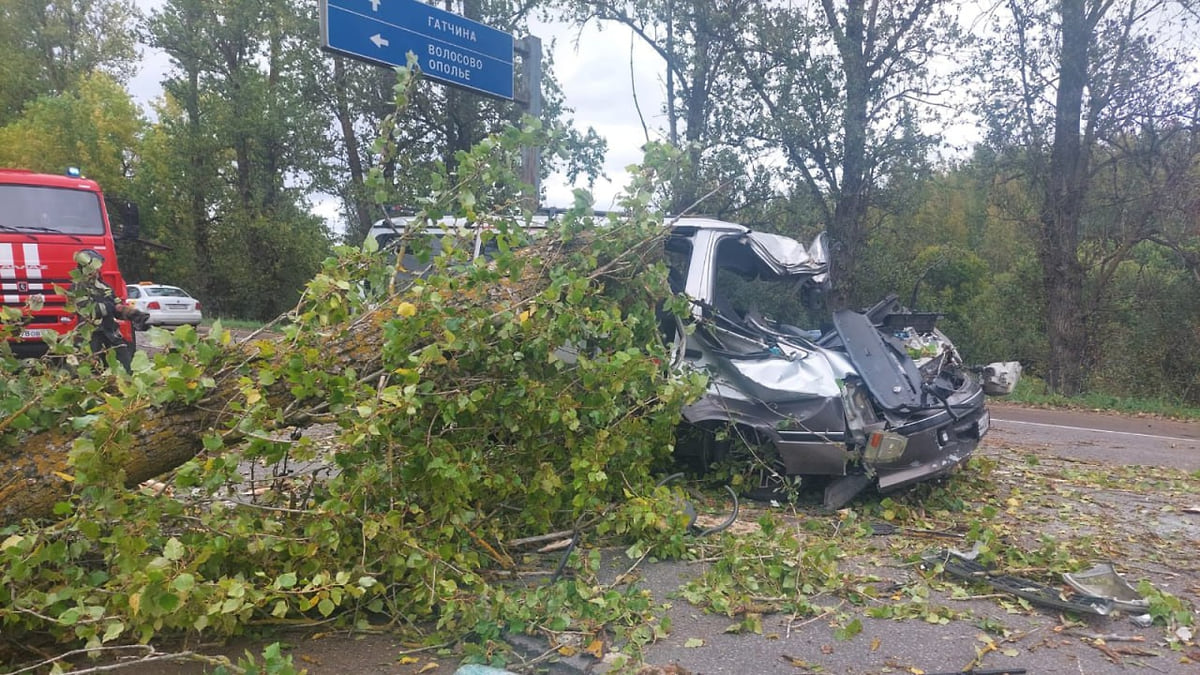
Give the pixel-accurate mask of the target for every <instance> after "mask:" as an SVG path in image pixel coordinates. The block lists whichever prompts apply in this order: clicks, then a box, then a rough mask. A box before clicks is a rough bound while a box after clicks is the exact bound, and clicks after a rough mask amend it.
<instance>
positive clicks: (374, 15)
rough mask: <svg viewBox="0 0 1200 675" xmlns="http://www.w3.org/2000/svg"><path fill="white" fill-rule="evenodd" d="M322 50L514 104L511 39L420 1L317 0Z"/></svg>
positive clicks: (477, 23)
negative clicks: (411, 69)
mask: <svg viewBox="0 0 1200 675" xmlns="http://www.w3.org/2000/svg"><path fill="white" fill-rule="evenodd" d="M318 7H319V8H320V12H321V46H322V47H324V48H325V49H328V50H330V51H335V52H339V53H342V54H346V55H348V56H353V57H354V58H358V59H362V60H364V61H370V62H372V63H378V64H380V65H384V66H393V67H394V66H404V65H407V64H408V57H407V54H408V52H413V53H414V54H416V56H417V66H418V67H419V68H420V69H421V72H422V73H424V74H425V76H426V77H429V78H432V79H435V80H438V81H441V82H445V83H447V84H452V85H455V86H459V87H465V88H467V89H473V90H475V91H478V92H481V93H484V94H488V95H490V96H498V97H500V98H504V99H508V100H512V97H513V36H512V35H510V34H508V33H505V32H504V31H502V30H497V29H495V28H492V27H490V26H485V25H484V24H482V23H479V22H478V21H472V20H471V19H468V18H466V17H462V16H459V15H457V14H454V13H451V12H447V11H445V10H443V9H439V8H437V7H434V6H432V5H427V4H425V3H423V2H420V0H320V2H319V4H318Z"/></svg>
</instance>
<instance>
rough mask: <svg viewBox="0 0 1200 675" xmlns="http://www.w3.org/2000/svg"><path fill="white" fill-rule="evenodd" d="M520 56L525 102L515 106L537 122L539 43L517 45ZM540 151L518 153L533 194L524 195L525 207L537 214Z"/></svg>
mask: <svg viewBox="0 0 1200 675" xmlns="http://www.w3.org/2000/svg"><path fill="white" fill-rule="evenodd" d="M517 51H518V52H519V53H520V54H521V57H522V63H523V66H524V68H523V70H522V74H523V75H524V77H522V78H521V95H522V98H523V99H524V100H519V99H518V103H520V104H521V105H522V107H524V108H525V113H526V114H528V115H529V116H531V117H533V118H535V119H540V118H541V116H542V40H541V38H539V37H535V36H533V35H529V36H526V37H524V38H522V39H521V40H520V43H519V44H518V45H517ZM541 154H542V152H541V149H540V148H538V147H537V146H525V147H524V148H522V149H521V181H522V182H524V183H525V184H526V185H530V186H532V192H531V193H530V194H529V195H526V200H525V201H526V206H527V207H528V208H529V210H530V211H537V210H538V203H539V197H540V195H541V183H542V180H541V176H542V174H541Z"/></svg>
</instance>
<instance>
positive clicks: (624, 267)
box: [0, 228, 666, 526]
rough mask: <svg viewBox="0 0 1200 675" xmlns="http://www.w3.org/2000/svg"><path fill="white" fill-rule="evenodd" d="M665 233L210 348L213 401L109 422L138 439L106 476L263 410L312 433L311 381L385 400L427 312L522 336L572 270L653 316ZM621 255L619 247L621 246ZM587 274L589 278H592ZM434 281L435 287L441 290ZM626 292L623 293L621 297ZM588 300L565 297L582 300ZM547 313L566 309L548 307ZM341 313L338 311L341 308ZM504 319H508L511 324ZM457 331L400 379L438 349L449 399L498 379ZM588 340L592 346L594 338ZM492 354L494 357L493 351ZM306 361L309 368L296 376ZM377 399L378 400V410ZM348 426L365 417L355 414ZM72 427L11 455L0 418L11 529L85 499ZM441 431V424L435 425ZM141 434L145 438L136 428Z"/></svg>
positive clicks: (591, 242)
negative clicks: (468, 360)
mask: <svg viewBox="0 0 1200 675" xmlns="http://www.w3.org/2000/svg"><path fill="white" fill-rule="evenodd" d="M662 232H664V231H662V230H660V231H659V234H657V235H652V236H648V237H647V236H645V235H644V234H643V235H622V233H621V231H620V229H619V228H610V229H605V230H603V231H602V232H601V233H600V234H595V233H594V232H593V234H590V235H588V236H587V237H582V238H580V239H578V240H572V241H571V242H570V243H566V242H564V241H563V240H554V239H551V238H548V239H546V240H542V241H540V242H538V244H536V245H532V246H529V247H527V248H524V249H521V250H520V254H519V257H521V258H523V259H524V261H525V264H524V265H523V266H522V267H521V268H520V269H521V272H520V273H519V274H516V275H514V276H503V277H498V276H497V275H495V274H491V273H490V272H486V271H485V272H482V273H481V275H480V276H479V277H478V278H477V279H476V282H475V285H469V286H468V285H464V283H463V282H462V281H461V280H462V279H464V278H466V277H465V276H459V275H455V274H451V275H448V276H446V277H443V278H442V279H441V281H440V282H439V283H441V284H442V285H441V286H439V287H437V289H436V290H434V291H428V290H427V291H426V292H425V293H424V294H420V293H416V294H411V295H410V294H408V293H406V292H405V291H404V290H403V289H402V290H401V291H399V292H396V293H395V294H393V295H392V296H391V297H390V298H387V299H386V300H382V301H380V302H378V303H377V304H375V305H373V306H371V307H370V308H368V309H365V310H364V311H361V312H360V313H357V314H356V313H354V312H349V313H347V314H346V315H345V316H344V317H343V319H342V320H341V322H338V321H336V320H332V319H330V318H329V316H328V315H325V316H318V317H315V318H314V317H309V320H308V322H307V323H306V322H305V321H304V320H301V321H299V322H298V325H299V326H300V328H301V330H299V331H298V332H297V333H296V337H295V338H291V339H290V341H289V339H285V338H277V339H275V340H273V341H264V340H250V341H247V342H243V343H231V344H227V345H225V346H221V343H220V341H219V340H210V341H209V342H208V343H207V344H209V345H211V346H212V348H217V349H219V350H220V353H219V355H218V356H217V357H216V358H214V359H211V360H210V361H209V362H208V364H207V365H205V366H197V367H196V369H194V371H192V372H191V374H190V375H189V376H188V377H189V378H190V382H189V384H191V382H198V381H199V380H200V379H201V376H204V375H211V377H210V378H206V379H211V382H209V384H208V385H206V390H205V392H204V394H203V395H202V398H200V399H199V400H195V401H194V402H191V403H181V402H178V401H175V402H169V403H167V404H165V405H157V404H154V403H152V401H154V400H155V399H154V397H152V396H149V395H144V394H143V395H142V396H141V397H140V398H136V399H135V400H132V401H127V402H125V403H124V405H122V406H117V407H114V408H113V409H112V410H110V411H109V413H108V417H107V418H105V421H106V422H108V423H110V424H111V425H112V426H113V427H114V428H116V429H121V430H124V431H125V432H126V433H128V434H129V435H130V437H131V438H130V439H129V442H128V443H125V444H124V445H123V446H122V448H121V449H120V451H119V452H120V453H121V454H120V459H119V460H118V461H115V462H113V463H114V464H117V465H118V466H116V467H106V468H105V470H106V471H112V470H119V471H121V472H123V478H124V483H125V485H126V486H136V485H138V484H139V483H141V482H143V481H145V480H148V479H150V478H154V477H156V476H161V475H162V474H164V473H166V472H168V471H171V470H172V469H175V468H176V467H178V466H180V465H181V464H183V463H184V462H186V461H188V460H189V459H191V458H192V457H195V456H196V455H197V454H198V453H200V452H201V451H202V450H203V448H204V442H203V441H204V437H205V436H206V435H209V434H212V433H219V434H222V435H223V438H224V440H225V442H226V444H227V445H228V444H230V443H232V442H236V441H238V440H240V439H241V438H242V435H241V433H240V432H239V431H237V426H238V424H239V423H240V422H241V421H242V420H243V418H244V417H245V416H246V414H247V412H246V411H247V410H249V409H250V408H251V407H253V405H254V404H255V401H262V402H264V403H265V404H266V406H267V407H268V408H269V411H270V414H269V415H266V417H269V419H270V424H271V426H272V427H273V428H276V429H279V428H286V427H303V426H306V425H308V424H310V423H312V421H313V420H314V417H318V416H320V415H322V414H324V413H327V412H329V409H328V407H327V406H328V401H327V400H326V398H325V393H326V392H324V391H322V390H321V388H320V385H319V384H318V385H317V386H316V388H315V389H314V388H313V387H310V386H308V385H307V384H306V383H302V382H301V383H299V384H298V381H300V380H305V379H308V376H309V375H310V374H312V375H314V378H313V379H315V380H316V381H317V382H322V381H323V382H326V383H328V382H329V381H331V380H332V379H333V378H337V377H344V375H345V373H348V372H352V373H354V379H355V380H356V381H358V382H359V383H360V384H361V386H362V388H364V389H372V387H375V388H378V389H383V387H384V384H385V383H386V381H387V380H388V378H389V377H390V376H391V373H390V372H389V371H387V370H385V369H384V368H383V363H384V356H383V355H384V352H385V348H388V344H389V343H388V340H389V336H388V330H389V329H388V324H389V322H392V321H396V320H404V319H405V317H413V316H416V318H414V319H411V320H412V321H420V319H421V317H422V316H424V314H422V313H423V312H426V311H427V310H428V311H429V312H430V313H431V314H435V313H436V312H443V313H444V312H445V311H446V305H447V304H449V305H452V306H453V307H455V308H458V309H460V310H461V311H462V312H463V313H464V314H465V313H466V312H467V311H469V310H478V312H477V313H478V314H479V315H481V316H483V317H485V318H484V319H482V321H484V322H485V323H492V322H495V323H503V322H509V323H510V324H512V323H514V322H515V324H516V325H517V326H522V325H524V322H525V321H526V320H527V319H528V316H529V315H530V314H532V312H534V311H535V310H536V304H537V302H538V300H537V299H538V298H539V296H540V294H542V292H543V291H545V290H547V289H548V287H549V286H550V285H551V284H552V281H551V277H552V276H555V274H558V272H552V271H551V269H552V268H553V267H554V266H555V265H558V266H563V265H570V266H573V269H576V270H577V271H579V272H581V273H582V274H581V276H580V277H579V279H578V283H582V284H584V285H586V286H588V287H590V288H591V289H592V290H591V291H589V292H593V293H596V294H598V295H603V294H605V293H607V292H609V291H612V292H614V293H616V295H617V297H621V298H623V299H622V300H621V302H632V303H634V304H635V305H636V306H637V307H636V308H628V307H627V308H626V309H627V310H629V311H635V312H639V313H645V312H649V313H651V314H652V313H653V307H654V306H655V303H656V302H658V301H660V300H661V299H662V297H665V294H664V295H663V296H662V297H659V298H656V297H654V296H653V295H652V294H650V295H647V294H646V292H647V289H648V286H647V282H646V281H645V280H643V279H641V278H640V275H642V274H643V273H644V271H645V270H646V269H647V268H648V261H650V260H654V259H661V256H662V240H661V238H660V236H661V234H662ZM576 237H579V235H576ZM605 237H612V238H613V241H615V242H618V243H617V244H616V245H613V246H612V248H613V250H614V251H615V252H614V253H612V254H611V257H605V256H600V257H597V256H596V255H595V252H594V251H593V248H592V247H593V246H595V245H597V243H598V242H600V241H602V240H603V239H604V238H605ZM622 237H624V238H622ZM612 243H613V242H609V244H610V245H612ZM572 256H576V257H575V258H573V259H574V260H575V262H571V263H568V262H566V261H567V259H568V258H571V257H572ZM580 260H582V261H583V262H580ZM581 265H582V266H584V267H583V269H581V270H580V269H579V268H580V266H581ZM561 269H562V268H561V267H560V268H559V271H560V272H561ZM390 276H391V275H390V274H389V277H390ZM480 279H482V281H480ZM425 281H426V283H428V282H430V281H431V280H430V279H426V280H425ZM625 282H631V286H630V289H632V292H633V295H628V293H629V292H630V289H626V290H625V291H621V290H619V287H620V286H621V284H622V283H625ZM559 283H561V281H560V282H559ZM658 285H660V286H661V288H662V289H665V288H666V284H665V277H664V279H660V280H659V282H658ZM317 287H323V288H325V289H326V292H327V294H328V295H327V296H326V297H332V296H334V295H338V294H340V295H341V298H340V303H341V306H342V308H344V307H345V305H346V303H349V302H352V301H353V300H352V298H353V296H355V294H357V293H360V291H359V290H357V289H359V288H360V286H357V285H356V282H351V283H346V282H344V281H342V282H340V283H326V284H325V285H324V286H321V285H320V284H318V285H315V286H312V287H310V289H309V293H312V294H316V293H318V291H316V290H315V288H317ZM563 288H564V289H565V288H567V287H566V286H564V287H563ZM614 288H616V289H618V290H615V291H614V290H613V289H614ZM338 289H340V290H338ZM605 289H608V290H605ZM577 290H578V289H576V290H563V291H556V292H562V293H566V294H567V295H570V294H572V293H575V292H577ZM447 299H449V301H448V302H447ZM541 301H543V302H546V301H557V300H552V299H547V298H542V299H541ZM563 301H564V302H567V303H573V302H578V298H576V299H573V300H571V299H565V298H564V299H563ZM309 303H310V304H314V303H315V301H314V300H313V298H311V297H310V298H309ZM338 304H339V303H338V302H334V303H332V306H334V307H335V308H336V307H337V306H338ZM522 315H523V316H522ZM501 316H504V317H507V318H504V319H501V318H500V317H501ZM539 316H541V315H539ZM489 317H490V318H489ZM398 318H399V319H398ZM644 323H645V325H646V326H647V328H646V329H645V330H647V331H648V332H653V333H654V334H655V335H657V329H656V328H654V327H653V326H654V325H655V324H654V323H652V322H651V321H650V320H649V317H647V320H645V321H644ZM546 328H547V329H549V328H550V327H549V326H546ZM513 330H516V331H519V330H521V329H520V328H514V329H513ZM446 331H447V329H446V328H444V327H442V328H436V329H431V330H430V331H429V332H428V333H425V334H421V335H420V336H418V337H416V338H415V339H410V340H409V341H408V342H405V343H404V344H403V345H400V346H396V345H392V346H391V347H390V348H391V349H392V350H393V351H394V352H395V351H396V350H397V349H398V350H399V354H400V355H399V356H397V354H395V353H393V354H392V357H391V358H392V361H391V362H389V363H391V366H390V367H391V368H392V369H393V370H395V369H396V368H397V366H396V363H399V364H400V368H399V369H400V370H405V369H406V365H405V360H404V356H405V355H412V356H413V357H414V358H415V356H416V355H417V354H419V353H422V352H424V351H425V350H428V349H429V348H430V347H434V348H435V349H434V351H435V353H436V355H437V358H436V359H435V361H436V360H440V361H442V362H444V364H435V365H430V364H429V363H428V362H426V365H425V366H424V367H425V368H426V369H427V372H424V373H423V374H421V375H420V376H419V377H420V378H421V379H422V380H427V379H431V380H432V381H434V382H437V383H438V386H439V387H440V386H442V385H443V384H444V385H445V386H446V387H447V389H448V390H455V391H457V390H456V389H455V382H458V383H459V384H460V385H462V387H463V388H471V387H476V388H477V387H478V384H477V383H478V382H479V381H480V379H481V378H483V379H487V378H488V377H490V375H489V374H488V373H486V372H476V373H470V372H462V371H461V370H460V369H459V368H458V366H457V364H458V362H459V360H458V359H457V358H455V357H454V355H453V354H452V352H453V350H454V349H460V350H461V349H470V347H467V346H465V345H464V344H463V343H461V342H460V343H458V344H457V346H456V347H448V346H447V347H445V349H447V350H449V351H446V352H445V353H446V354H447V355H448V357H449V358H443V357H442V356H441V354H442V353H443V351H442V350H443V342H442V341H443V340H444V339H446V338H445V332H446ZM410 337H411V336H410ZM576 337H577V336H571V335H564V336H563V337H562V341H561V342H558V343H556V344H557V345H562V344H566V343H578V342H577V340H576V339H575V338H576ZM587 339H590V338H584V340H587ZM450 343H454V339H453V338H450ZM482 348H483V349H489V348H490V347H488V346H486V345H485V346H483V347H482ZM183 353H185V354H186V352H183ZM297 361H298V362H299V363H300V365H299V366H296V365H295V363H296V362H297ZM289 364H291V365H289ZM289 368H291V370H289ZM195 371H198V373H197V372H195ZM263 373H269V374H270V376H269V377H264V376H263ZM282 373H287V374H286V375H283V374H282ZM289 378H290V379H289ZM502 385H503V383H501V386H502ZM114 391H115V388H114ZM371 396H373V394H372V395H371ZM371 396H368V400H369V399H370V398H371ZM251 398H253V399H254V400H250V399H251ZM343 404H344V402H343ZM82 414H85V413H84V412H82V411H76V412H75V413H74V415H75V416H76V417H78V416H80V415H82ZM89 414H90V413H89ZM101 414H104V413H101ZM341 414H350V415H353V414H354V408H353V406H351V407H350V409H349V411H345V410H344V411H343V412H342V413H341ZM71 417H72V415H71V414H69V413H68V414H64V417H63V419H62V420H61V421H60V422H59V423H58V425H57V426H55V427H54V428H50V429H45V430H42V431H38V432H34V433H28V434H25V435H24V436H21V437H19V438H18V440H17V441H16V444H15V445H14V444H12V443H11V439H12V436H13V431H12V429H8V430H4V426H5V420H4V418H3V417H0V432H3V434H4V435H7V436H8V437H9V438H7V439H3V440H8V441H10V443H9V446H8V447H7V448H5V447H3V446H0V526H4V525H8V524H11V523H15V522H18V521H20V520H22V519H27V518H32V519H39V518H47V517H49V516H51V515H52V514H53V512H54V506H55V504H56V503H58V502H60V501H62V500H63V499H64V498H66V497H68V496H69V495H70V494H71V492H72V490H73V489H75V480H74V476H73V472H74V468H73V467H72V461H71V453H72V448H73V444H74V443H75V441H76V439H77V438H78V437H79V436H80V435H81V432H76V431H74V430H73V429H72V426H71V424H69V422H70V421H71ZM436 423H437V422H431V425H432V424H436ZM130 424H133V425H135V428H132V429H130V428H128V427H129V425H130ZM96 445H97V447H99V445H100V442H96ZM106 475H107V474H106Z"/></svg>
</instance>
